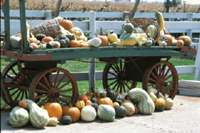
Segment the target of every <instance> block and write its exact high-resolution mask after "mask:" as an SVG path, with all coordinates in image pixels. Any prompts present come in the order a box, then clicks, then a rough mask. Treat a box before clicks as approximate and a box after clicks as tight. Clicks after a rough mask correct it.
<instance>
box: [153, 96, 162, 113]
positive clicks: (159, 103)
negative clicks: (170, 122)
mask: <svg viewBox="0 0 200 133" xmlns="http://www.w3.org/2000/svg"><path fill="white" fill-rule="evenodd" d="M154 104H155V110H156V111H163V110H164V109H165V99H164V98H161V97H160V98H157V100H156V101H155V102H154Z"/></svg>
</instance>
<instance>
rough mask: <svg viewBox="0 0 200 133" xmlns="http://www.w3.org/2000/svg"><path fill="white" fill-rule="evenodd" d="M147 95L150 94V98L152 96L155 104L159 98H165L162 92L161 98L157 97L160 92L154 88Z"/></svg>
mask: <svg viewBox="0 0 200 133" xmlns="http://www.w3.org/2000/svg"><path fill="white" fill-rule="evenodd" d="M147 93H148V94H149V96H150V98H151V99H152V101H153V102H155V101H156V100H157V98H159V97H162V98H164V96H163V95H162V93H160V92H159V96H158V97H157V95H158V94H157V93H158V91H157V90H156V89H154V88H149V89H148V91H147Z"/></svg>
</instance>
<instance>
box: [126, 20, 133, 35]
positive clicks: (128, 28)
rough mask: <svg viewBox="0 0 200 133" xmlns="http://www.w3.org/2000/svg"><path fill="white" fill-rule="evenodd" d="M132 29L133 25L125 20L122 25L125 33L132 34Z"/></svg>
mask: <svg viewBox="0 0 200 133" xmlns="http://www.w3.org/2000/svg"><path fill="white" fill-rule="evenodd" d="M133 29H134V26H133V24H131V23H130V21H129V20H127V21H126V23H125V24H124V30H125V31H126V32H127V33H132V32H133Z"/></svg>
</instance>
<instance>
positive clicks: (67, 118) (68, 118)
mask: <svg viewBox="0 0 200 133" xmlns="http://www.w3.org/2000/svg"><path fill="white" fill-rule="evenodd" d="M60 122H61V123H62V124H63V125H69V124H71V123H72V118H71V116H69V115H65V116H62V117H61V118H60Z"/></svg>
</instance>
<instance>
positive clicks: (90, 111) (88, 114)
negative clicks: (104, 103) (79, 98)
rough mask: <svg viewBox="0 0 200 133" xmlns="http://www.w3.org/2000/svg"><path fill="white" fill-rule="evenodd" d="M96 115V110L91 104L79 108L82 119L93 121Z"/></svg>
mask: <svg viewBox="0 0 200 133" xmlns="http://www.w3.org/2000/svg"><path fill="white" fill-rule="evenodd" d="M96 116H97V113H96V110H95V109H94V107H92V106H85V107H83V108H82V109H81V119H82V120H83V121H88V122H90V121H94V120H95V118H96Z"/></svg>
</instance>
